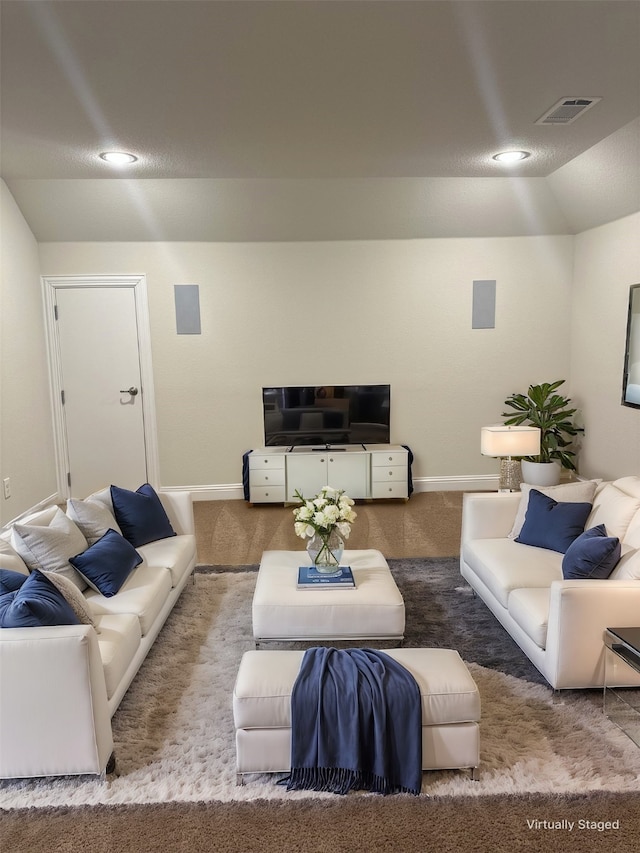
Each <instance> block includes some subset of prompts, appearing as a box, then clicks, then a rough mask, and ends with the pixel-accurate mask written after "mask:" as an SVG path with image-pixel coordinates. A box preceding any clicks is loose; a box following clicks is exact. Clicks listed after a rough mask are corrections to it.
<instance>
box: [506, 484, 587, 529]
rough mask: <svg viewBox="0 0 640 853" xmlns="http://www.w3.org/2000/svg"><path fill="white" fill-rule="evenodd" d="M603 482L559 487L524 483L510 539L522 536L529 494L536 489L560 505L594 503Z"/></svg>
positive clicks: (521, 487)
mask: <svg viewBox="0 0 640 853" xmlns="http://www.w3.org/2000/svg"><path fill="white" fill-rule="evenodd" d="M600 482H601V480H577V481H576V482H573V483H560V484H559V485H557V486H532V485H530V484H529V483H522V485H521V486H520V492H521V495H520V504H519V505H518V511H517V513H516V518H515V521H514V523H513V527H512V528H511V532H510V533H509V539H515V538H516V537H517V536H519V535H520V531H521V530H522V525H523V524H524V519H525V516H526V514H527V507H528V506H529V492H530V491H531V489H535V490H536V491H537V492H542V494H543V495H547V496H548V497H550V498H553V500H554V501H558V502H559V503H563V502H565V503H593V497H594V495H595V493H596V487H597V486H598V485H599V483H600Z"/></svg>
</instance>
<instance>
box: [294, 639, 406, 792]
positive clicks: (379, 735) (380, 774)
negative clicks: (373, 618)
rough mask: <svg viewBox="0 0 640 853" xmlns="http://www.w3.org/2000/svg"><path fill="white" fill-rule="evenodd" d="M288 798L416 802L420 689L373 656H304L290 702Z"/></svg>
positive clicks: (350, 652)
mask: <svg viewBox="0 0 640 853" xmlns="http://www.w3.org/2000/svg"><path fill="white" fill-rule="evenodd" d="M282 784H286V785H287V790H312V791H332V792H333V793H336V794H346V793H347V792H348V791H350V790H358V789H364V790H368V791H373V792H376V793H379V794H395V793H411V794H416V795H417V794H419V793H420V787H421V784H422V708H421V699H420V689H419V687H418V685H417V683H416V681H415V679H414V677H413V676H412V675H411V673H410V672H408V671H407V670H406V669H405V668H404V667H403V666H401V665H400V664H399V663H398V662H397V661H396V660H394V659H393V658H392V657H390V656H389V655H386V654H384V652H379V651H374V650H373V649H341V650H338V649H331V648H329V649H328V648H312V649H308V650H307V651H306V652H305V654H304V657H303V659H302V664H301V666H300V672H299V674H298V678H297V679H296V682H295V684H294V686H293V691H292V694H291V773H290V774H289V776H287V778H286V779H283V780H282Z"/></svg>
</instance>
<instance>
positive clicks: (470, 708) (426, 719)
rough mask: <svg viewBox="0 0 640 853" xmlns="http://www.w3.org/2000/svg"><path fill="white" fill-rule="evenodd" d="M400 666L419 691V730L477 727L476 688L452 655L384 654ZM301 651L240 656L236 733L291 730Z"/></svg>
mask: <svg viewBox="0 0 640 853" xmlns="http://www.w3.org/2000/svg"><path fill="white" fill-rule="evenodd" d="M385 654H387V655H389V657H392V658H394V659H395V660H396V661H398V663H400V664H401V665H402V666H404V667H405V668H406V669H408V670H409V672H410V673H411V674H412V675H413V677H414V678H415V680H416V682H417V684H418V687H419V688H420V695H421V707H422V725H423V726H437V725H443V724H450V723H467V722H476V721H478V720H479V719H480V695H479V692H478V688H477V686H476V684H475V682H474V680H473V678H472V676H471V674H470V672H469V670H468V669H467V667H466V665H465V663H464V661H463V660H462V658H461V657H460V655H459V654H458V652H457V651H455V650H453V649H385ZM303 655H304V652H303V651H290V650H288V649H285V650H266V651H264V650H263V651H253V650H252V651H248V652H245V653H244V655H243V656H242V660H241V662H240V668H239V670H238V676H237V679H236V683H235V687H234V691H233V718H234V722H235V726H236V728H249V729H254V728H269V729H277V728H289V727H290V726H291V691H292V689H293V685H294V683H295V680H296V678H297V676H298V672H299V670H300V663H301V661H302V658H303Z"/></svg>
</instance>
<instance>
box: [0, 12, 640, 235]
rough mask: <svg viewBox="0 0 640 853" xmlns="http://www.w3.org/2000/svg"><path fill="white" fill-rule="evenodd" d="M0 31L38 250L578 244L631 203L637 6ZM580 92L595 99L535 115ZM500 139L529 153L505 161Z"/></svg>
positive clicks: (20, 180)
mask: <svg viewBox="0 0 640 853" xmlns="http://www.w3.org/2000/svg"><path fill="white" fill-rule="evenodd" d="M0 16H1V20H0V24H1V28H0V35H1V39H2V44H1V77H0V86H1V100H0V110H1V112H0V120H1V125H2V130H1V133H2V136H1V148H0V167H1V174H2V177H3V178H4V180H5V181H6V183H7V185H8V186H9V189H10V190H11V192H12V193H13V195H14V197H15V199H16V201H17V202H18V205H19V206H20V208H21V210H22V212H23V214H24V216H25V218H26V219H27V221H28V223H29V225H30V226H31V228H32V230H33V232H34V234H35V236H36V238H37V239H38V240H39V241H57V240H65V241H67V240H69V241H76V240H80V241H82V240H92V241H93V240H98V241H101V240H109V241H111V240H187V241H188V240H194V241H195V240H314V239H379V238H411V237H433V236H479V237H481V236H502V235H504V236H510V235H516V234H571V233H577V232H578V231H581V230H584V229H585V228H589V227H593V226H594V225H599V224H602V223H604V222H607V221H611V220H612V219H616V218H619V217H620V216H625V215H627V214H629V213H632V212H634V211H636V210H638V209H640V2H637V0H620V2H618V0H603V2H598V0H585V2H583V1H582V0H521V1H520V0H492V2H485V1H484V0H472V2H458V0H426V1H425V2H421V0H410V2H405V1H404V0H375V1H374V2H369V0H347V2H343V0H283V2H281V0H257V1H256V2H253V0H221V2H218V0H75V2H64V0H47V2H39V0H32V2H24V0H2V2H1V5H0ZM576 98H587V99H591V98H596V99H601V100H598V101H596V102H595V103H594V105H593V106H592V107H590V108H589V109H588V110H585V111H584V113H582V114H581V115H580V116H579V117H578V118H577V119H576V120H575V121H573V122H571V123H569V124H564V125H548V124H537V123H536V122H537V120H539V119H540V118H541V116H543V115H544V114H545V113H546V112H547V111H548V110H549V109H550V108H551V107H553V106H554V105H555V104H556V103H557V102H558V101H560V100H561V99H576ZM508 148H521V149H525V150H527V151H529V152H530V153H531V156H530V157H528V158H527V159H526V160H524V161H522V162H521V163H519V164H518V165H516V166H512V167H510V168H509V169H506V168H505V167H504V166H500V165H499V164H498V163H496V161H495V160H493V159H492V155H493V154H494V153H496V152H497V151H499V150H503V149H508ZM112 149H118V150H125V151H129V152H132V153H133V154H135V155H136V156H137V157H138V160H137V162H136V163H134V164H132V165H130V166H128V167H126V168H125V167H121V168H120V169H117V170H114V169H113V167H110V166H109V165H108V164H106V163H105V162H104V161H102V160H100V159H99V157H98V155H99V153H100V152H104V151H106V150H112Z"/></svg>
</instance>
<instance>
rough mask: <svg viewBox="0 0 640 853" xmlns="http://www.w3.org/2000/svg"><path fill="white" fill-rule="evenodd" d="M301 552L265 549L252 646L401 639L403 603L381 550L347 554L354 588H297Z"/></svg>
mask: <svg viewBox="0 0 640 853" xmlns="http://www.w3.org/2000/svg"><path fill="white" fill-rule="evenodd" d="M308 563H309V560H308V557H307V554H306V552H304V551H265V552H264V554H263V555H262V560H261V562H260V569H259V571H258V578H257V580H256V588H255V592H254V595H253V606H252V621H253V636H254V639H255V641H256V646H257V645H259V644H260V642H261V641H271V642H273V641H276V640H286V641H289V642H291V641H294V640H303V641H311V642H323V641H326V640H367V641H368V640H402V639H403V637H404V601H403V600H402V595H401V594H400V590H399V589H398V587H397V586H396V582H395V581H394V579H393V576H392V574H391V572H390V570H389V566H388V564H387V561H386V560H385V558H384V557H383V556H382V554H381V553H380V551H375V550H362V551H345V552H344V554H343V557H342V560H341V563H342V565H344V566H351V568H352V570H353V576H354V579H355V582H356V588H355V589H337V590H336V589H326V590H325V589H321V590H320V589H304V590H301V589H297V587H296V584H297V580H298V567H299V566H304V565H308Z"/></svg>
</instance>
